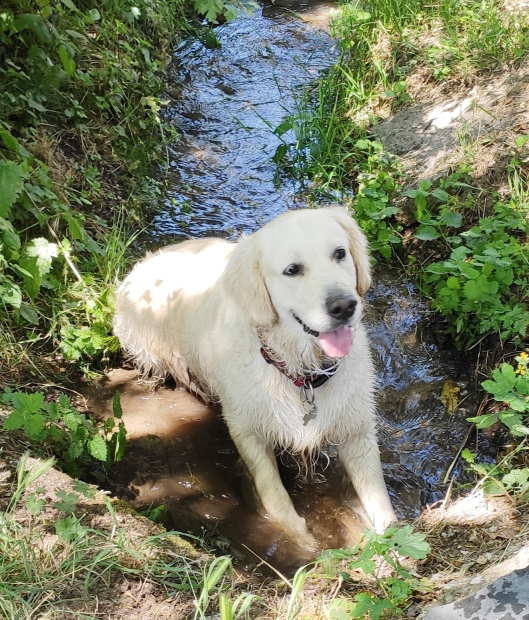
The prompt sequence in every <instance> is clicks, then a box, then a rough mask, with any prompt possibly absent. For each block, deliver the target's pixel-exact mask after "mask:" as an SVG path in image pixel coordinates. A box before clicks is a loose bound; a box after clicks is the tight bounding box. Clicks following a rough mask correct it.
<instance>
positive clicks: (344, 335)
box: [292, 312, 354, 358]
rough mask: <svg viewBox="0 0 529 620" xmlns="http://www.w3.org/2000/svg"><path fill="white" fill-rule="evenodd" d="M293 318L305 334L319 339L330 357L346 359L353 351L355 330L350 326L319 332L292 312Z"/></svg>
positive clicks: (319, 342)
mask: <svg viewBox="0 0 529 620" xmlns="http://www.w3.org/2000/svg"><path fill="white" fill-rule="evenodd" d="M292 316H293V317H294V318H295V319H296V321H297V322H298V323H299V324H300V325H301V327H302V328H303V331H304V332H306V333H307V334H310V335H311V336H314V338H317V339H318V344H319V345H320V347H321V348H322V349H323V352H324V353H325V355H327V356H328V357H333V358H337V357H345V356H346V355H347V354H348V353H349V351H350V350H351V347H352V346H353V336H354V329H353V327H351V326H350V325H344V326H342V327H338V328H337V329H333V330H332V331H330V332H317V331H316V330H314V329H311V328H310V327H309V326H308V325H307V324H306V323H304V322H303V321H302V320H301V319H300V318H299V316H298V315H297V314H296V313H295V312H292Z"/></svg>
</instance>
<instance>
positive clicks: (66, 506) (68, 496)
mask: <svg viewBox="0 0 529 620" xmlns="http://www.w3.org/2000/svg"><path fill="white" fill-rule="evenodd" d="M56 494H57V497H58V498H59V499H58V500H57V501H56V502H54V504H53V507H54V508H56V509H57V510H60V511H61V512H67V513H68V512H75V509H76V508H77V504H78V503H79V502H80V500H81V498H80V497H79V495H77V493H72V492H66V491H64V490H63V489H58V490H57V493H56Z"/></svg>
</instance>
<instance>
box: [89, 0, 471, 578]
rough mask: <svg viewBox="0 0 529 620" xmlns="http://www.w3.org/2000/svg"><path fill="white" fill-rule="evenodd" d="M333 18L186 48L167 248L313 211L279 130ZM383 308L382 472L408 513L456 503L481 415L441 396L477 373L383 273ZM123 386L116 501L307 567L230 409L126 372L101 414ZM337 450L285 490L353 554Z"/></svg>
mask: <svg viewBox="0 0 529 620" xmlns="http://www.w3.org/2000/svg"><path fill="white" fill-rule="evenodd" d="M328 11H329V5H326V4H324V5H316V6H313V7H311V8H310V9H308V10H306V11H305V12H304V13H303V14H302V16H301V17H299V16H296V15H293V14H291V13H289V12H287V13H285V12H283V13H280V12H279V13H275V14H269V15H268V16H266V15H263V14H261V12H259V13H258V14H254V15H252V16H246V17H241V18H239V19H237V20H236V21H234V22H232V23H230V24H226V25H224V26H221V27H219V28H218V29H217V35H218V38H219V41H220V43H221V47H220V48H217V49H206V48H205V47H204V46H203V45H202V44H200V43H198V42H196V41H195V42H188V43H186V44H184V45H183V46H182V47H181V48H180V49H179V50H177V52H176V56H175V63H174V67H173V70H172V74H171V81H172V83H171V91H172V92H175V93H177V94H178V99H177V103H175V104H174V105H171V106H170V107H169V109H168V115H169V117H170V118H171V120H172V122H173V123H174V124H175V126H176V127H177V128H178V130H179V132H180V133H181V135H182V139H181V140H180V141H179V143H178V144H177V145H176V146H175V147H174V148H173V150H172V151H171V153H170V156H171V160H172V163H171V170H172V172H171V177H170V178H171V181H172V189H171V191H170V192H169V195H168V197H167V200H166V203H165V207H164V209H163V210H162V212H161V213H160V214H159V215H158V217H157V218H156V220H155V223H154V235H155V236H156V237H157V242H158V243H165V242H169V241H172V240H174V239H175V238H183V237H197V236H205V235H215V236H234V235H236V234H239V233H240V232H241V231H253V230H255V229H256V228H257V227H259V225H261V224H262V223H264V222H265V221H267V220H269V219H270V218H271V217H273V216H274V215H276V214H277V213H279V212H282V211H284V210H285V209H288V208H291V207H293V206H301V205H302V204H303V202H302V194H301V193H300V191H299V190H300V188H299V187H297V186H296V185H295V184H294V183H292V182H283V183H282V184H281V186H280V187H279V188H276V186H275V184H274V173H275V169H274V165H273V162H272V159H271V158H272V156H273V154H274V152H275V149H276V148H277V146H278V145H279V144H280V141H279V139H278V138H277V136H275V135H274V133H273V131H272V129H273V128H274V127H276V126H277V125H278V124H279V123H280V122H281V120H282V118H283V117H284V116H285V114H286V113H287V112H288V111H289V109H291V107H292V105H293V102H294V99H295V95H296V92H299V89H300V88H301V87H302V86H303V85H305V84H307V83H309V82H310V81H311V80H313V79H314V78H315V77H316V76H317V74H318V72H319V71H321V70H322V69H323V68H325V67H326V66H328V65H329V64H330V63H331V62H332V60H333V58H334V57H335V53H336V51H335V48H334V44H333V42H332V40H331V39H330V38H329V36H328V35H327V33H326V32H325V31H324V30H323V29H322V23H323V22H324V17H325V15H328ZM287 137H288V136H287ZM290 139H291V136H290ZM369 301H370V304H369V309H368V311H367V316H366V322H367V324H368V326H369V331H370V335H371V341H372V344H373V352H374V355H375V358H376V363H377V367H378V378H379V386H380V390H379V410H380V443H381V449H382V457H383V462H384V470H385V475H386V480H387V483H388V486H389V488H390V493H391V495H392V498H393V501H394V505H395V507H396V510H397V512H398V514H399V516H400V517H405V518H409V517H414V516H416V515H417V514H418V513H419V512H420V510H421V509H422V507H424V506H425V504H427V503H431V502H434V501H436V500H438V499H440V498H442V497H443V494H444V489H445V487H444V486H443V485H442V483H441V481H442V478H443V475H444V472H445V470H446V468H447V467H448V465H449V464H450V462H451V461H452V458H453V456H454V455H455V454H456V452H457V450H458V448H459V446H460V444H461V441H462V439H463V437H464V435H465V432H466V429H467V425H468V423H466V422H465V417H466V416H467V415H469V414H468V412H467V411H465V409H462V408H461V407H460V408H456V410H455V411H452V412H450V411H449V410H447V407H446V406H445V404H444V403H443V400H442V399H441V394H442V390H443V386H445V385H447V383H446V382H447V381H448V382H452V384H450V383H449V384H450V385H452V387H454V386H455V387H456V388H461V390H462V391H461V392H460V394H459V397H458V398H461V397H463V396H464V385H465V376H464V372H463V371H462V369H461V368H460V367H459V366H458V363H457V359H456V358H455V357H452V358H451V357H450V355H447V354H442V353H441V352H440V351H439V350H438V349H437V347H436V346H435V344H434V342H433V340H432V339H431V338H430V337H429V333H428V328H427V319H428V316H427V310H426V307H425V305H424V303H423V301H422V300H421V298H420V296H419V295H418V294H417V291H416V290H415V289H414V287H413V286H412V285H411V284H410V283H408V282H406V281H403V280H402V276H392V275H388V274H387V273H385V274H380V273H379V274H378V276H377V278H376V283H375V285H374V287H373V289H372V291H371V293H370V295H369ZM116 389H119V390H120V392H121V393H122V405H123V409H124V415H125V421H126V425H127V429H128V432H129V437H130V447H129V451H128V453H127V456H126V458H125V461H124V462H123V463H122V464H121V465H120V466H119V467H118V470H117V471H116V473H115V477H114V480H113V491H114V492H116V493H117V494H119V495H121V496H122V497H125V498H127V499H129V500H130V501H132V502H133V503H134V504H136V505H138V506H144V505H148V504H151V503H152V504H160V503H163V504H165V505H166V506H167V508H168V520H169V524H170V525H171V526H172V527H174V528H175V529H177V530H185V529H187V530H192V531H195V532H197V531H200V529H201V528H207V529H209V530H210V531H213V532H214V540H215V541H216V543H217V544H218V545H219V546H221V547H222V546H223V545H225V544H230V545H231V547H232V550H233V548H234V546H235V548H239V549H245V546H247V547H249V548H251V549H252V550H254V551H255V552H256V553H257V554H259V555H260V556H262V557H264V558H266V559H267V560H268V561H271V562H272V563H274V564H276V565H277V566H280V567H282V568H285V567H287V568H288V567H290V566H293V565H296V564H299V563H300V562H302V561H304V560H305V559H308V558H307V557H306V555H305V553H304V550H303V549H299V548H297V547H296V545H295V541H287V540H285V538H284V536H283V535H282V533H281V532H278V531H275V530H274V529H273V527H272V526H271V525H270V523H269V522H268V521H267V520H266V519H265V518H263V517H261V516H259V514H258V513H257V511H256V509H255V506H254V505H253V500H252V494H251V492H249V490H250V489H249V488H248V486H249V485H248V484H247V482H246V481H245V478H244V476H243V475H242V472H241V471H239V469H238V465H237V454H236V452H235V449H234V446H233V445H232V443H231V442H230V440H229V437H228V434H227V431H226V428H225V427H224V425H223V423H222V419H221V417H220V415H219V412H218V411H216V410H215V409H213V408H210V407H206V406H205V405H203V404H202V403H200V402H198V401H197V400H195V399H194V398H193V397H192V396H190V395H189V394H187V393H186V392H185V391H182V390H180V389H175V388H174V387H170V386H167V387H164V388H161V389H158V390H157V391H155V392H153V391H151V390H150V389H149V387H148V386H145V385H142V384H141V383H139V382H138V381H137V379H136V376H135V373H134V371H126V370H116V371H115V372H113V373H111V374H110V375H109V377H108V378H107V379H106V381H105V382H104V384H103V385H101V386H100V387H99V388H98V390H97V391H96V393H94V394H93V396H92V400H91V404H92V408H93V409H94V410H95V411H98V412H104V413H110V398H111V395H112V393H113V392H114V391H115V390H116ZM458 398H456V400H458ZM463 406H464V407H465V408H469V407H470V406H471V403H470V402H469V401H468V400H466V401H464V403H463ZM329 456H330V458H329V459H327V458H326V457H324V456H322V458H321V463H319V467H318V474H317V475H316V476H315V477H313V478H312V479H311V480H310V481H303V480H302V479H301V478H300V477H299V476H298V475H297V473H298V472H297V466H296V463H295V461H294V460H293V459H289V458H288V457H286V456H284V455H283V456H282V457H281V458H280V463H281V469H282V475H283V478H284V481H285V484H286V486H287V487H288V489H289V491H290V493H291V495H292V497H293V500H294V503H295V504H296V507H297V509H298V510H299V512H300V513H301V514H303V515H304V516H305V517H306V518H307V520H308V523H309V524H310V528H311V530H312V531H313V533H314V534H315V535H316V537H317V538H318V540H319V541H320V543H321V545H322V547H336V546H341V545H345V544H350V543H352V542H354V541H355V540H357V539H358V537H359V535H360V532H361V529H362V523H361V522H360V520H359V519H358V517H357V516H356V513H355V511H354V497H353V496H352V494H351V490H350V489H349V488H348V487H347V485H345V484H343V476H342V472H341V470H340V468H339V466H338V465H337V464H336V461H335V459H333V458H332V457H333V455H332V450H330V451H329ZM455 473H456V474H457V473H458V472H457V470H456V472H455ZM227 541H229V543H228V542H227Z"/></svg>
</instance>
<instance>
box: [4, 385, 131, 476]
mask: <svg viewBox="0 0 529 620" xmlns="http://www.w3.org/2000/svg"><path fill="white" fill-rule="evenodd" d="M0 401H1V402H2V403H4V404H5V405H8V406H9V407H10V408H12V409H13V411H12V412H11V413H10V414H9V415H8V417H7V418H6V420H5V422H4V428H5V429H6V430H10V431H13V430H21V431H22V432H23V433H24V434H25V435H26V436H27V437H28V439H30V440H31V441H33V442H35V443H38V444H44V445H47V446H48V447H49V448H51V449H52V450H53V451H54V452H55V453H56V454H57V456H58V457H59V459H60V461H61V465H62V467H63V468H64V470H65V471H67V472H68V473H70V474H72V475H79V474H80V473H81V472H82V471H84V470H85V468H86V466H87V465H88V464H89V462H90V458H92V459H96V460H97V461H101V462H102V463H104V464H105V465H106V466H107V467H109V466H111V465H112V464H113V463H116V462H118V461H120V460H121V459H122V458H123V455H124V453H125V445H126V431H125V425H124V424H123V421H122V419H121V418H122V412H121V405H120V401H119V394H118V393H116V394H115V396H114V399H113V402H112V405H113V414H114V416H113V417H111V418H107V419H106V420H105V421H104V422H103V423H101V424H97V423H95V422H94V421H93V420H92V419H90V418H89V417H88V416H87V415H85V414H83V413H80V412H79V411H77V410H76V409H75V408H74V407H73V406H72V404H71V403H70V400H69V399H68V397H67V396H65V395H64V394H61V395H60V396H59V398H58V399H57V402H46V401H45V400H44V395H43V394H42V393H41V392H34V393H32V394H28V393H25V392H12V391H9V390H8V391H5V392H4V393H3V395H2V396H1V397H0Z"/></svg>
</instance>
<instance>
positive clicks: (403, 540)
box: [392, 525, 430, 560]
mask: <svg viewBox="0 0 529 620" xmlns="http://www.w3.org/2000/svg"><path fill="white" fill-rule="evenodd" d="M392 540H393V543H394V546H395V547H397V550H398V552H399V553H401V554H402V555H407V556H409V557H410V558H415V559H417V560H422V559H423V558H425V557H426V556H427V555H428V553H430V545H429V544H428V543H427V542H426V541H425V535H424V534H422V533H420V532H414V531H413V528H412V527H411V525H405V526H403V527H400V528H398V529H397V530H396V532H395V533H394V534H393V537H392Z"/></svg>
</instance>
